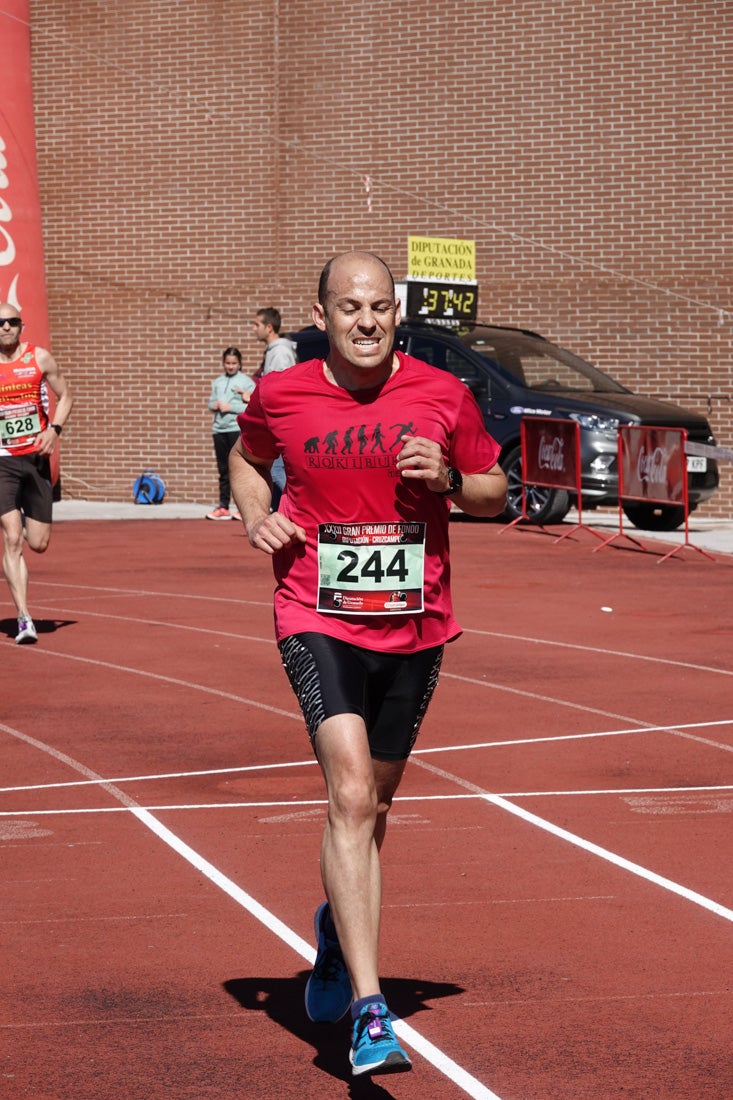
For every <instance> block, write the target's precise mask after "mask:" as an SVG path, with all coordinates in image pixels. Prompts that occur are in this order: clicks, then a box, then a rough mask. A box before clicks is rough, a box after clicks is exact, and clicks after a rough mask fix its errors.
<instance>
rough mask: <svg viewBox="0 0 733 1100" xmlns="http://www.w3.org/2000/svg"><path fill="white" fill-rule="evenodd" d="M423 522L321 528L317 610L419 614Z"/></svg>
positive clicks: (348, 613)
mask: <svg viewBox="0 0 733 1100" xmlns="http://www.w3.org/2000/svg"><path fill="white" fill-rule="evenodd" d="M424 576H425V524H424V523H321V524H319V526H318V604H317V607H318V610H319V611H322V612H325V613H327V614H328V613H330V614H335V615H395V614H407V613H411V614H415V612H420V611H422V610H423V583H424Z"/></svg>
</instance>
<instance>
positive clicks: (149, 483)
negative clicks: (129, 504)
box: [132, 470, 165, 504]
mask: <svg viewBox="0 0 733 1100" xmlns="http://www.w3.org/2000/svg"><path fill="white" fill-rule="evenodd" d="M132 495H133V497H134V498H135V503H136V504H160V503H161V502H162V500H163V497H164V496H165V483H164V482H163V479H162V478H160V477H158V475H157V474H156V473H154V471H153V470H143V472H142V473H141V474H140V477H139V478H138V479H137V480H136V482H135V484H134V485H133V487H132Z"/></svg>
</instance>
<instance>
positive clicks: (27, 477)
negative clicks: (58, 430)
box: [0, 454, 53, 523]
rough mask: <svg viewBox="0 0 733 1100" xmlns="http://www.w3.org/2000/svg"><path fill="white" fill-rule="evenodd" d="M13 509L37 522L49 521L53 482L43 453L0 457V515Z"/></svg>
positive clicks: (51, 511)
mask: <svg viewBox="0 0 733 1100" xmlns="http://www.w3.org/2000/svg"><path fill="white" fill-rule="evenodd" d="M16 510H17V511H20V512H23V513H24V514H25V515H26V516H28V518H29V519H35V520H37V521H38V523H50V522H51V518H52V515H53V486H52V485H51V470H50V467H49V462H48V458H46V456H45V455H39V454H30V455H3V456H2V457H0V516H4V515H5V513H6V512H14V511H16Z"/></svg>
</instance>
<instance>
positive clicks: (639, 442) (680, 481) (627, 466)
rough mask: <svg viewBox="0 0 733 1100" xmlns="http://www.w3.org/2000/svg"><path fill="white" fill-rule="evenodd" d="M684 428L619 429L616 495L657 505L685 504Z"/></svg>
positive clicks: (628, 426)
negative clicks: (617, 486) (617, 490)
mask: <svg viewBox="0 0 733 1100" xmlns="http://www.w3.org/2000/svg"><path fill="white" fill-rule="evenodd" d="M686 439H687V432H686V431H685V430H684V428H644V427H637V426H633V425H630V424H625V425H623V426H622V427H620V428H619V440H618V448H619V464H618V466H619V496H621V497H624V498H625V499H628V500H648V501H654V502H656V503H659V504H685V505H686V503H687V458H686V457H685V441H686Z"/></svg>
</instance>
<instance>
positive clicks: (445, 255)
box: [407, 237, 476, 280]
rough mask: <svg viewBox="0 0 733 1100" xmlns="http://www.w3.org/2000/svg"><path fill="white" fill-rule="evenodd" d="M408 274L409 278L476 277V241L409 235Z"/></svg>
mask: <svg viewBox="0 0 733 1100" xmlns="http://www.w3.org/2000/svg"><path fill="white" fill-rule="evenodd" d="M407 241H408V246H407V247H408V258H407V274H408V277H409V278H411V279H471V280H474V279H475V278H476V242H475V241H458V240H454V239H453V238H452V237H408V238H407Z"/></svg>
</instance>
